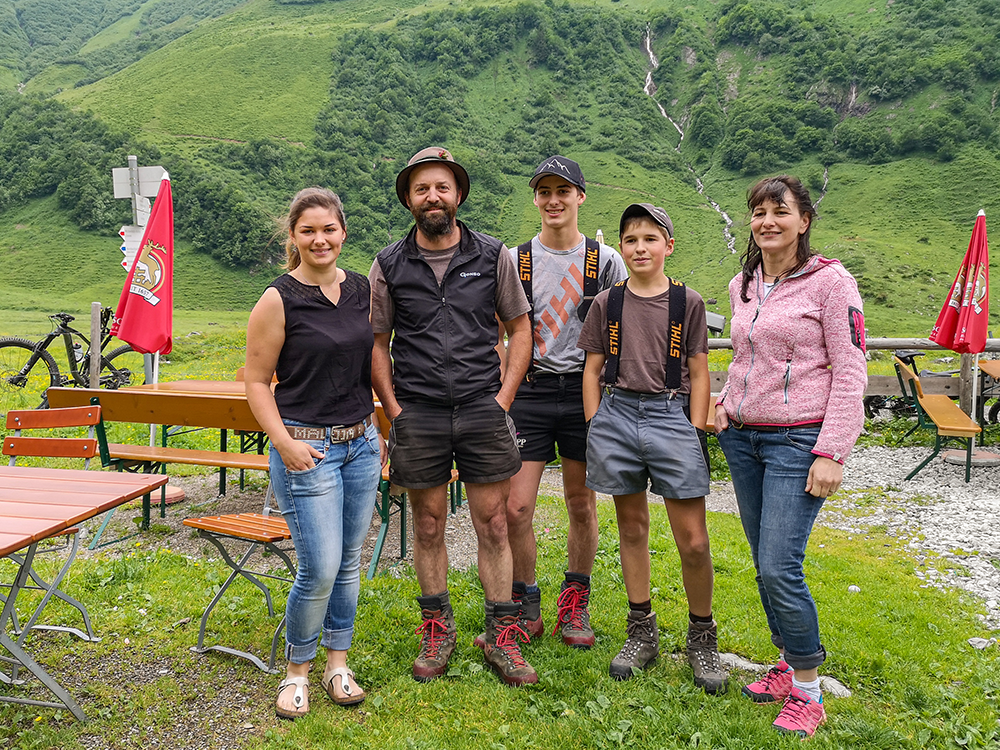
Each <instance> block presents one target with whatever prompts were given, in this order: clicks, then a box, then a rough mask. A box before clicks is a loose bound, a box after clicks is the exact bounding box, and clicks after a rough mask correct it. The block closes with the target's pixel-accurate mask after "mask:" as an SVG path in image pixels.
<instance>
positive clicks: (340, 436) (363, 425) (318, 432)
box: [285, 417, 372, 443]
mask: <svg viewBox="0 0 1000 750" xmlns="http://www.w3.org/2000/svg"><path fill="white" fill-rule="evenodd" d="M371 423H372V418H371V417H365V419H364V420H363V421H361V422H358V423H357V424H355V425H332V426H330V427H302V426H299V425H290V424H286V425H285V429H286V430H288V434H289V435H291V436H292V437H293V438H294V439H295V440H326V431H327V430H328V429H329V430H330V442H331V443H346V442H347V441H348V440H354V438H356V437H361V436H362V435H364V434H365V430H366V429H367V428H368V425H370V424H371Z"/></svg>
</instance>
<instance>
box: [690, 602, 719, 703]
mask: <svg viewBox="0 0 1000 750" xmlns="http://www.w3.org/2000/svg"><path fill="white" fill-rule="evenodd" d="M687 656H688V664H690V665H691V669H692V670H694V684H695V687H700V688H701V689H702V690H704V691H705V692H706V693H709V694H712V695H714V694H715V693H721V692H722V691H724V690H725V689H726V684H727V681H728V677H727V675H726V672H725V670H724V669H723V668H722V662H721V661H720V660H719V639H718V629H717V627H716V624H715V620H712V622H710V623H703V622H691V623H689V624H688V634H687Z"/></svg>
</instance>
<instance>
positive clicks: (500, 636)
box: [497, 618, 531, 667]
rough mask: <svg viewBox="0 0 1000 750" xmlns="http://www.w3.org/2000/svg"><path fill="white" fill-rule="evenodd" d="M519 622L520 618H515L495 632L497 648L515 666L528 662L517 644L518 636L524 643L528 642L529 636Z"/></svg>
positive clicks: (526, 664)
mask: <svg viewBox="0 0 1000 750" xmlns="http://www.w3.org/2000/svg"><path fill="white" fill-rule="evenodd" d="M519 622H520V620H518V619H516V618H515V619H514V622H512V623H511V624H510V625H507V626H506V627H505V628H504V629H503V630H501V631H500V632H499V633H497V648H498V649H500V650H501V651H503V652H504V654H506V655H507V658H509V659H510V660H511V663H512V664H513V665H514V666H515V667H526V666H528V662H526V661H525V660H524V656H523V655H522V654H521V647H520V646H518V645H517V639H518V638H520V639H521V640H522V641H524V642H525V643H530V642H531V636H529V635H528V634H527V633H526V632H524V630H522V629H521V626H520V625H519V624H518V623H519Z"/></svg>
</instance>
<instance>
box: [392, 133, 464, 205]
mask: <svg viewBox="0 0 1000 750" xmlns="http://www.w3.org/2000/svg"><path fill="white" fill-rule="evenodd" d="M434 162H440V163H442V164H444V165H445V166H446V167H448V168H449V169H450V170H451V171H452V172H453V173H454V174H455V182H457V183H458V190H459V192H461V193H462V198H461V200H460V201H459V202H458V205H460V206H461V205H462V204H463V203H465V199H466V198H468V197H469V173H468V172H466V171H465V167H463V166H462V165H461V164H459V163H458V162H456V161H455V159H454V157H453V156H452V155H451V152H450V151H448V149H446V148H441V147H440V146H429V147H427V148H425V149H422V150H420V151H418V152H417V153H415V154H414V155H413V156H411V157H410V160H409V161H408V162H406V168H405V169H403V171H402V172H400V173H399V174H398V175H396V197H397V198H399V202H400V203H402V204H403V205H404V206H406V207H407V208H409V204H408V203H407V202H406V195H407V193H408V192H409V191H410V173H411V172H412V171H413V170H414V169H416V168H417V167H420V166H423V165H424V164H433V163H434Z"/></svg>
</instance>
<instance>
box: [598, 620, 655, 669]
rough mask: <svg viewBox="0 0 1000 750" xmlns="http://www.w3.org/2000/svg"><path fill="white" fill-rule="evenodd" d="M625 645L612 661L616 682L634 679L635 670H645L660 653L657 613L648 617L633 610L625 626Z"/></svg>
mask: <svg viewBox="0 0 1000 750" xmlns="http://www.w3.org/2000/svg"><path fill="white" fill-rule="evenodd" d="M625 632H626V638H625V645H624V646H622V650H621V651H619V652H618V656H616V657H615V658H614V659H612V660H611V668H610V670H609V672H610V674H611V676H612V677H614V678H615V679H616V680H627V679H629V678H631V677H632V670H633V669H645V668H646V667H648V666H649V665H650V664H652V663H653V662H654V661H655V660H656V657H657V655H658V654H659V652H660V631H659V630H657V629H656V612H650V613H649V614H648V615H647V614H644V613H643V612H636V611H635V610H632V611H630V612H629V613H628V621H627V624H626V626H625Z"/></svg>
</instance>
